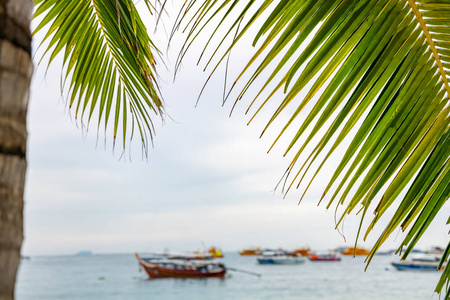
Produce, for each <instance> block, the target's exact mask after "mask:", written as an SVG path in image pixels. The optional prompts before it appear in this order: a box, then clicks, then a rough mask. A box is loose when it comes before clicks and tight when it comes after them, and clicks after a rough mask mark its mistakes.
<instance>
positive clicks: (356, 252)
mask: <svg viewBox="0 0 450 300" xmlns="http://www.w3.org/2000/svg"><path fill="white" fill-rule="evenodd" d="M369 252H370V251H369V250H367V249H364V248H359V247H356V248H353V247H348V248H347V250H345V251H344V252H341V254H342V255H368V254H369Z"/></svg>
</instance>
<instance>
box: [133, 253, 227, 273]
mask: <svg viewBox="0 0 450 300" xmlns="http://www.w3.org/2000/svg"><path fill="white" fill-rule="evenodd" d="M136 258H137V259H138V261H139V264H140V265H141V266H142V268H143V269H144V270H145V272H146V273H147V274H148V276H149V277H150V278H164V277H166V278H167V277H172V278H209V277H216V278H224V277H225V274H226V272H227V269H226V268H225V266H224V265H223V264H222V263H219V262H216V261H208V260H182V259H157V260H149V261H143V260H142V259H141V258H140V256H139V254H137V253H136Z"/></svg>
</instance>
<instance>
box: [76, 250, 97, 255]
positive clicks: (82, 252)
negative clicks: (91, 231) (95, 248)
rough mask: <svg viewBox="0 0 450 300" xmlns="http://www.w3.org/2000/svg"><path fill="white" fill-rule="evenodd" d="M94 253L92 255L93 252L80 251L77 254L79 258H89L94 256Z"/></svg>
mask: <svg viewBox="0 0 450 300" xmlns="http://www.w3.org/2000/svg"><path fill="white" fill-rule="evenodd" d="M92 254H93V253H92V251H89V250H83V251H79V252H77V254H76V255H77V256H89V255H92Z"/></svg>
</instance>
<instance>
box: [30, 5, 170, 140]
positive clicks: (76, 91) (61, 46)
mask: <svg viewBox="0 0 450 300" xmlns="http://www.w3.org/2000/svg"><path fill="white" fill-rule="evenodd" d="M146 3H147V1H146ZM35 4H36V11H35V13H34V16H33V17H34V18H41V19H40V23H39V24H38V26H37V27H36V29H35V30H34V32H33V35H35V34H36V33H37V32H39V31H44V32H45V37H44V38H43V41H42V43H44V42H45V41H47V45H46V49H45V53H44V54H43V57H44V56H48V57H49V64H50V63H51V62H52V61H53V60H54V58H55V57H56V55H57V54H59V53H61V54H62V55H63V59H64V69H65V80H64V82H65V81H66V80H69V81H70V83H69V84H68V85H69V86H68V88H67V91H68V103H69V105H70V107H73V108H74V109H75V116H76V117H80V118H81V120H84V119H86V118H87V121H88V123H89V122H90V120H91V118H92V116H93V115H97V117H98V124H97V126H98V128H100V127H101V123H102V122H103V123H104V128H105V132H106V129H107V127H108V122H109V120H110V118H113V119H114V131H113V132H114V143H115V140H116V136H117V134H118V132H120V131H121V132H122V139H123V147H125V142H126V139H127V137H128V136H129V137H130V138H132V137H133V133H134V130H135V125H137V128H138V130H139V133H140V136H141V138H142V142H143V145H144V146H145V149H147V146H148V143H149V140H150V141H151V140H152V138H153V134H154V128H153V125H152V120H151V115H152V114H155V115H160V116H161V117H163V103H162V100H161V97H160V93H159V88H158V85H157V81H156V70H155V64H156V62H155V58H154V55H153V53H154V51H158V50H157V49H156V48H155V47H154V45H153V43H152V41H151V40H150V38H149V36H148V34H147V31H146V28H145V26H144V24H143V22H142V20H141V19H140V16H139V14H138V13H137V11H136V7H135V6H134V3H133V2H132V1H131V0H120V1H119V0H76V1H73V0H36V1H35ZM147 4H148V3H147ZM147 7H148V8H149V9H150V8H151V6H149V5H148V6H147ZM41 45H42V44H41ZM129 115H131V118H132V120H131V121H132V122H129V121H128V116H129ZM130 128H131V129H130ZM149 138H150V139H149Z"/></svg>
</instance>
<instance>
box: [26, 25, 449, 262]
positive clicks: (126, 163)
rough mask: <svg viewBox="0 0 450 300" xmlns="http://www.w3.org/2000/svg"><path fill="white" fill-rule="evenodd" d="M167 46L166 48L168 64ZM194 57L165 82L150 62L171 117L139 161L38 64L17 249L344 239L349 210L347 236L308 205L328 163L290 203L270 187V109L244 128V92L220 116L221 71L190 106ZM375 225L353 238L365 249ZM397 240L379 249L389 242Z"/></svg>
mask: <svg viewBox="0 0 450 300" xmlns="http://www.w3.org/2000/svg"><path fill="white" fill-rule="evenodd" d="M149 32H151V33H153V30H149ZM35 42H36V40H35ZM159 46H160V47H165V44H164V43H163V44H162V45H159ZM176 47H177V45H176V44H175V45H174V46H173V47H172V48H171V49H172V50H173V51H172V50H171V51H169V58H170V59H169V60H168V61H167V64H168V67H169V70H172V69H173V62H174V60H175V57H176V54H177V52H176ZM196 51H197V52H196ZM164 53H165V52H164ZM193 53H194V54H195V53H197V54H198V53H199V50H198V49H194V50H193ZM246 57H248V52H247V51H239V50H238V51H236V52H235V53H233V57H232V63H233V66H235V67H234V69H232V70H238V69H239V68H241V67H242V64H243V60H244V59H245V58H246ZM194 60H195V57H194V55H192V56H190V57H188V58H187V59H186V61H185V64H184V66H183V68H182V70H181V72H180V73H179V76H178V77H177V80H176V81H175V83H173V82H172V80H171V75H170V72H166V70H165V69H164V68H160V75H161V77H162V80H161V88H162V92H163V96H164V99H165V101H166V104H167V113H168V114H169V115H170V118H169V117H166V119H165V124H162V122H161V121H160V120H159V119H158V118H155V119H154V123H155V125H156V137H155V139H154V147H153V148H151V149H149V151H148V159H145V158H144V159H143V158H142V151H141V146H140V142H139V139H138V138H136V139H135V140H134V141H133V142H132V143H131V153H130V152H128V150H127V152H126V154H125V155H124V156H123V157H121V154H122V153H121V147H120V145H119V146H118V147H116V149H115V151H113V147H112V139H111V134H110V133H109V135H108V133H107V135H106V142H105V135H104V134H103V133H102V131H100V134H99V135H97V130H96V127H95V122H93V124H91V125H90V126H89V130H88V132H87V133H86V131H85V130H83V129H82V125H81V124H80V121H75V120H74V118H73V113H71V112H70V111H69V110H68V109H67V107H66V104H65V100H64V99H63V98H62V97H61V94H60V91H59V85H60V74H59V71H60V66H59V65H55V66H53V67H51V68H50V70H49V72H48V73H47V74H46V75H45V66H39V67H37V69H36V70H35V71H36V72H35V77H34V79H33V82H32V88H31V98H30V107H29V113H28V131H29V141H28V163H29V164H28V175H27V181H26V190H25V242H24V245H23V249H22V252H23V253H24V254H26V255H53V254H73V253H76V252H78V251H80V250H91V251H93V252H95V253H118V252H121V253H123V252H135V251H162V250H164V249H170V250H173V251H185V250H191V251H193V250H202V249H204V247H209V246H218V247H220V248H222V249H223V250H225V251H237V250H240V249H242V248H246V247H256V246H260V247H283V248H287V249H294V248H299V247H304V246H310V247H311V248H313V249H329V248H334V247H337V246H344V245H346V246H352V244H353V243H354V239H355V233H356V227H357V225H358V223H359V216H355V215H352V216H351V217H348V218H347V219H346V222H345V225H344V233H345V236H346V238H347V241H346V242H345V241H344V239H343V237H342V236H341V235H340V234H339V233H338V232H337V231H336V230H334V209H330V210H329V211H326V210H325V207H324V205H321V206H319V207H317V202H318V200H319V197H320V195H321V194H322V191H323V188H324V186H323V184H324V182H325V179H326V175H327V174H326V173H328V175H329V173H331V172H332V171H333V168H332V167H333V166H334V165H333V162H331V165H329V168H328V169H326V170H330V171H329V172H327V171H325V172H324V174H323V175H321V176H324V177H319V178H318V179H317V180H316V181H315V183H314V184H313V186H312V187H311V190H310V191H309V192H308V194H307V197H306V198H305V199H304V201H303V202H302V203H301V204H300V205H298V204H297V203H298V199H299V198H300V196H301V191H299V190H292V191H291V192H290V193H289V194H288V196H287V197H286V198H284V199H283V195H282V194H281V190H277V191H276V192H274V188H275V186H276V184H277V182H278V181H279V179H280V178H281V176H282V174H283V172H284V170H285V169H286V167H287V166H288V164H289V163H290V160H289V158H288V157H287V158H283V157H282V153H283V151H282V150H283V146H284V147H286V144H284V145H280V146H278V147H276V148H275V149H274V151H273V152H271V153H269V154H267V150H268V148H269V147H270V145H271V143H272V142H273V139H274V137H275V134H276V133H277V131H276V130H277V128H278V131H279V130H280V129H279V127H275V129H274V130H269V132H268V133H267V135H266V136H264V137H263V138H262V139H259V135H260V133H261V130H262V129H263V127H264V125H265V122H267V120H268V118H269V117H270V108H268V109H267V110H265V111H263V112H262V113H261V115H260V116H259V117H258V118H257V119H256V120H255V122H254V123H252V124H251V125H250V126H247V125H246V123H247V122H248V120H249V116H248V115H247V116H246V115H245V114H244V112H245V109H246V108H247V106H248V104H249V103H250V101H251V99H244V100H243V103H242V104H239V105H238V107H237V109H236V111H235V112H234V113H233V115H232V116H231V117H229V112H230V109H231V104H232V102H229V103H227V104H226V105H225V106H224V107H222V89H223V72H222V73H220V72H219V74H218V75H219V76H215V77H214V78H213V80H212V81H211V82H210V84H209V85H208V87H207V89H206V90H205V93H204V94H203V96H202V97H201V99H200V102H199V104H198V106H197V107H195V103H196V100H197V96H198V93H199V91H200V90H201V87H202V85H203V83H204V82H205V80H206V76H207V74H204V73H202V69H201V68H200V67H195V64H194V63H193V61H194ZM92 125H94V126H92ZM105 145H106V146H105ZM130 156H131V160H130ZM449 211H450V210H449V205H448V204H447V205H446V207H444V209H443V210H442V211H441V213H440V215H438V217H437V218H436V220H435V222H434V223H433V224H432V226H431V227H430V229H429V231H428V232H427V233H426V235H425V236H424V237H423V239H422V241H421V242H420V244H419V246H420V247H422V248H427V247H429V246H432V245H439V246H445V245H446V243H447V241H448V230H449V228H448V226H445V222H446V220H447V218H448V215H449ZM379 229H381V227H380V228H379ZM377 232H379V230H378V231H375V232H374V234H373V235H372V236H371V237H369V240H368V241H367V242H362V241H361V242H360V243H359V244H360V245H361V246H364V247H370V246H371V245H372V244H373V242H374V239H375V237H376V233H377ZM401 237H402V235H401V234H399V236H397V237H396V239H395V237H393V238H392V239H390V240H388V242H387V243H386V245H385V246H384V248H385V249H390V248H396V246H397V245H398V243H400V241H401Z"/></svg>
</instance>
